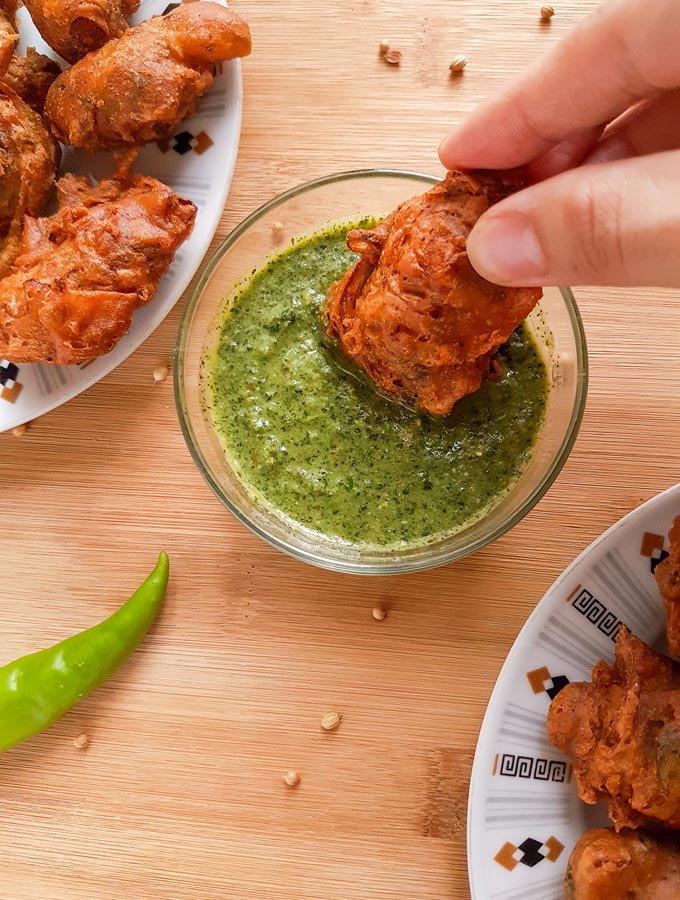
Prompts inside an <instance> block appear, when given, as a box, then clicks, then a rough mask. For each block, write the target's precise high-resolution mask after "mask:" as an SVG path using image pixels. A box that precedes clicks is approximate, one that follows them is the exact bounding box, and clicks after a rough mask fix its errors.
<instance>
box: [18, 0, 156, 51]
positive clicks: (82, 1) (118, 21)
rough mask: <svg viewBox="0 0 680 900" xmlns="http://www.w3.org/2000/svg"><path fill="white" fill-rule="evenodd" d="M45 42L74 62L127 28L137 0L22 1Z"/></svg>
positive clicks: (136, 6)
mask: <svg viewBox="0 0 680 900" xmlns="http://www.w3.org/2000/svg"><path fill="white" fill-rule="evenodd" d="M24 4H25V6H26V8H27V9H28V11H29V13H30V15H31V18H32V19H33V23H34V24H35V27H36V28H37V29H38V31H39V32H40V34H41V35H42V37H43V39H44V40H45V42H46V43H48V44H49V45H50V47H51V48H52V49H53V50H56V52H57V53H58V54H59V55H60V56H62V57H63V58H64V59H65V60H66V61H67V62H70V63H74V62H77V61H78V60H79V59H82V57H83V56H85V55H86V54H87V53H90V52H92V51H93V50H97V49H98V48H99V47H101V46H103V45H104V44H105V43H106V42H107V41H109V40H111V38H116V37H120V35H121V34H123V32H124V31H125V30H126V28H127V22H126V20H125V16H128V15H131V14H132V13H133V12H136V10H137V9H138V8H139V0H24Z"/></svg>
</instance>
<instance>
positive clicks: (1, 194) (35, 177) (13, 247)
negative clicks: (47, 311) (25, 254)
mask: <svg viewBox="0 0 680 900" xmlns="http://www.w3.org/2000/svg"><path fill="white" fill-rule="evenodd" d="M58 164H59V147H58V145H57V143H56V141H55V140H54V138H53V137H52V135H51V134H50V133H49V132H48V131H47V129H46V128H45V124H44V122H43V120H42V119H41V117H40V116H39V115H38V114H37V113H36V112H34V111H33V110H32V109H30V108H29V107H28V106H27V105H26V104H25V103H24V102H23V101H22V100H21V99H20V98H19V97H18V96H17V95H16V94H15V93H14V92H13V91H11V90H10V89H9V88H7V87H6V86H3V85H2V83H0V278H2V277H4V276H5V275H7V274H8V273H9V271H10V270H11V268H12V264H13V263H14V260H15V258H16V257H17V255H18V254H19V251H20V249H21V243H22V234H23V226H24V216H25V215H29V216H39V215H41V214H42V212H43V211H44V208H45V205H46V203H47V201H48V200H49V198H50V195H51V193H52V190H53V188H54V179H55V176H56V172H57V166H58Z"/></svg>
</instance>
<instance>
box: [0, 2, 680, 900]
mask: <svg viewBox="0 0 680 900" xmlns="http://www.w3.org/2000/svg"><path fill="white" fill-rule="evenodd" d="M557 3H558V5H557V15H556V16H555V18H554V20H553V21H552V22H551V24H550V25H549V26H547V27H545V26H541V25H540V24H539V22H538V7H539V6H540V2H538V0H537V2H529V0H484V2H483V3H482V2H481V0H477V2H472V0H420V2H415V3H414V2H413V0H323V2H322V0H238V2H236V0H234V5H235V7H236V9H237V10H238V11H239V12H240V13H242V14H243V15H244V16H246V17H247V18H248V19H249V21H250V23H251V25H252V30H253V38H254V47H255V52H254V54H253V56H252V57H251V58H250V59H248V60H247V61H246V62H245V64H244V89H245V116H244V122H243V135H242V141H241V153H240V158H239V162H238V165H237V168H236V174H235V178H234V183H233V189H232V192H231V195H230V197H229V200H228V203H227V207H226V210H225V213H224V217H223V219H222V223H221V226H220V230H219V236H220V237H223V236H224V235H225V234H226V233H227V232H228V231H229V230H230V229H231V228H232V227H233V226H234V225H235V224H236V223H237V222H239V221H240V220H241V219H242V218H243V217H244V216H245V215H246V214H247V213H249V212H251V211H252V210H253V209H254V208H255V207H257V206H258V205H259V204H261V203H262V202H264V201H265V200H267V199H268V198H270V197H271V196H272V195H273V194H274V193H278V192H279V191H281V190H283V189H285V188H289V187H291V186H292V185H295V184H297V183H299V182H301V181H304V180H307V179H310V178H312V177H314V176H318V175H322V174H325V173H329V172H333V171H336V170H340V169H348V168H356V167H361V166H373V165H380V166H395V167H401V168H414V169H419V170H422V171H427V172H434V173H438V172H440V171H441V169H440V166H439V163H438V160H437V156H436V147H437V143H438V141H439V139H440V138H441V137H442V136H443V134H444V133H445V132H446V130H447V129H448V128H449V127H450V126H452V125H454V124H455V123H456V122H459V121H460V120H461V119H462V118H463V117H464V116H465V115H466V113H467V112H468V111H469V110H470V109H472V107H473V106H474V105H475V104H476V103H477V102H478V101H479V100H480V99H482V98H483V97H485V96H487V95H489V94H491V93H492V92H493V91H494V90H495V89H496V88H497V87H498V86H499V85H500V84H501V83H502V81H503V80H504V79H506V78H508V77H512V76H513V74H515V73H517V72H518V71H519V70H520V69H521V68H522V67H523V66H524V65H525V64H526V63H527V62H528V61H529V60H530V59H531V58H532V57H533V56H534V55H536V54H537V53H540V52H542V51H543V50H544V49H545V48H547V47H549V46H551V45H553V44H554V43H555V42H556V41H557V40H558V39H559V38H560V36H561V35H564V34H565V33H566V32H567V30H568V29H569V28H570V27H571V25H572V24H573V23H574V22H575V21H576V20H577V19H578V18H579V17H580V16H582V15H584V14H585V13H587V12H588V11H589V9H591V8H592V7H593V6H594V5H595V4H594V3H593V2H592V0H557ZM383 39H386V40H388V41H390V42H391V43H392V44H393V45H394V46H396V47H398V48H399V49H401V50H402V52H403V54H404V55H403V62H402V64H401V66H400V67H398V68H397V67H389V66H388V65H386V64H385V63H384V62H381V61H380V60H379V59H378V55H377V50H378V44H379V42H380V41H381V40H383ZM459 53H463V54H465V55H466V56H467V57H468V59H469V63H468V67H467V69H466V71H465V74H464V75H463V77H462V78H457V79H452V78H450V77H449V75H448V64H449V62H450V60H451V59H452V58H453V57H454V56H456V55H457V54H459ZM577 297H578V301H579V304H580V308H581V311H582V314H583V317H584V320H585V325H586V330H587V334H588V340H589V345H590V364H591V387H590V396H589V399H588V407H587V411H586V415H585V419H584V422H583V427H582V429H581V434H580V437H579V439H578V441H577V443H576V446H575V448H574V451H573V453H572V455H571V458H570V459H569V461H568V463H567V465H566V466H565V468H564V470H563V472H562V474H561V475H560V477H559V479H558V480H557V482H556V484H555V485H554V486H553V487H552V489H551V490H550V492H549V493H548V495H547V496H546V497H545V498H544V499H543V500H542V501H541V503H540V504H539V505H538V507H537V508H536V509H535V510H534V511H533V512H532V513H531V514H530V515H529V516H527V517H526V519H525V520H524V521H523V522H522V523H521V524H520V525H518V526H517V527H516V528H515V529H514V530H513V531H512V532H511V533H510V534H508V535H506V536H505V537H503V538H502V539H501V540H499V541H497V542H496V543H495V544H494V545H493V546H490V547H488V548H486V549H485V550H483V551H482V552H479V553H477V554H476V555H475V556H473V557H472V558H469V559H466V560H464V561H462V562H459V563H456V564H454V565H450V566H448V567H445V568H442V569H440V570H438V571H433V572H429V573H422V574H418V575H413V576H406V577H396V578H380V579H378V578H376V579H362V578H357V577H349V576H342V575H334V574H330V573H327V572H324V571H320V570H316V569H313V568H310V567H307V566H305V565H303V564H301V563H298V562H294V561H293V560H291V559H288V558H287V557H284V556H283V555H280V554H279V553H277V552H276V551H274V550H272V549H270V548H269V547H267V546H266V545H265V544H263V543H262V542H260V541H259V540H258V539H257V538H255V537H254V536H253V535H251V534H250V532H248V531H247V530H246V529H244V528H242V527H241V526H240V525H238V524H237V523H236V522H235V521H234V520H233V519H232V518H231V516H230V515H229V514H228V513H227V512H226V511H225V510H224V509H223V508H222V507H221V506H220V504H219V503H218V502H217V501H216V499H215V498H214V497H213V495H212V494H211V492H210V490H209V489H208V487H207V486H206V485H205V484H204V482H203V481H202V479H201V476H200V475H199V473H198V471H197V469H196V468H195V466H194V464H193V462H192V460H191V458H190V456H189V452H188V450H187V448H186V446H185V444H184V441H183V438H182V436H181V434H180V430H179V426H178V423H177V417H176V414H175V405H174V400H173V396H172V383H171V379H168V380H167V381H165V382H164V383H161V384H157V385H154V383H153V380H152V370H153V368H154V366H156V365H157V364H158V363H159V362H163V361H169V360H170V358H171V354H172V349H173V342H174V338H175V333H176V330H177V325H178V321H179V316H180V313H181V309H182V304H181V303H180V304H178V306H177V308H176V309H175V311H174V313H173V314H172V315H170V317H169V318H168V319H167V320H166V322H165V323H164V324H163V326H162V327H161V328H159V330H158V331H157V332H156V334H155V335H154V336H153V337H152V338H151V339H150V340H148V341H147V343H146V344H145V345H144V346H143V347H142V348H140V349H139V350H138V351H137V352H136V353H135V354H134V355H133V357H132V358H131V359H129V360H128V361H127V362H126V363H125V364H124V365H122V366H121V367H120V368H119V369H117V370H116V371H115V372H114V373H113V374H111V375H109V376H108V377H107V378H105V379H104V380H103V381H102V382H100V383H99V384H98V385H97V386H95V387H94V388H91V389H90V390H89V391H88V392H87V393H86V394H84V395H81V396H80V397H78V398H76V399H75V400H73V401H71V402H70V403H69V404H68V405H66V406H64V407H62V408H61V409H59V410H57V411H55V412H52V413H50V414H49V415H47V416H45V417H44V418H42V419H41V420H39V421H37V422H35V423H34V424H33V425H32V426H31V427H30V429H29V431H28V432H27V433H26V434H25V435H24V436H23V437H22V438H16V437H13V436H12V435H3V436H0V513H1V515H2V544H1V546H2V568H1V570H0V571H1V580H0V585H1V589H0V621H1V622H2V627H1V631H0V661H6V660H10V659H12V658H14V657H16V656H18V655H20V654H22V653H25V652H28V651H30V650H32V649H37V648H39V647H40V646H44V645H46V644H48V643H51V642H54V641H56V640H58V639H61V638H63V637H65V636H66V635H68V634H70V633H72V632H74V631H77V630H80V629H82V628H84V627H86V626H88V625H90V624H92V623H94V622H96V621H99V619H101V618H103V617H104V616H105V615H106V614H108V613H109V612H110V611H111V610H113V609H114V608H115V606H116V605H117V604H118V603H119V602H120V601H121V600H122V599H123V598H124V597H125V596H127V595H128V594H129V593H130V592H131V590H132V589H133V588H134V587H135V586H136V584H137V583H138V582H139V581H141V579H142V578H143V577H144V575H145V574H146V572H147V571H148V570H150V568H151V567H152V565H153V563H154V561H155V557H156V554H157V552H158V550H159V549H161V548H166V549H167V550H168V552H169V553H170V556H171V559H172V567H173V569H172V583H171V588H170V591H169V596H168V600H167V605H166V608H165V610H164V611H163V613H162V615H161V617H160V619H159V622H158V624H157V626H156V627H155V629H154V630H153V632H152V634H151V635H150V636H149V638H148V639H147V641H146V643H145V644H144V646H143V648H142V650H140V651H138V652H137V654H136V655H135V656H134V657H133V659H132V660H131V661H130V662H129V663H128V664H126V666H125V667H124V668H123V669H122V670H121V671H120V672H119V674H117V675H116V677H114V678H113V679H112V680H111V681H110V682H109V683H108V684H107V685H106V686H105V687H103V688H102V689H100V690H99V691H98V692H97V693H96V694H95V695H93V696H92V697H90V698H89V699H88V700H87V701H85V702H83V703H82V704H81V705H80V706H79V707H78V708H77V709H76V710H74V711H73V712H71V713H70V714H69V715H67V716H66V717H65V718H64V719H63V720H62V721H61V722H60V723H58V724H57V725H56V726H54V727H53V728H51V729H50V730H49V731H48V732H47V733H46V734H44V735H42V736H40V737H38V738H36V739H34V740H32V741H30V742H28V743H26V744H24V745H22V746H21V747H19V748H16V749H14V750H13V751H11V752H9V753H7V754H5V755H4V756H3V757H2V759H1V760H0V897H1V898H2V900H37V898H40V900H204V898H205V900H217V898H234V900H256V898H267V900H269V898H282V900H307V898H309V900H355V898H356V900H371V898H389V900H416V898H417V900H450V898H456V900H457V898H465V897H468V896H469V891H468V886H467V873H466V856H465V824H466V803H467V787H468V780H469V775H470V767H471V764H472V758H473V753H474V748H475V741H476V738H477V733H478V730H479V726H480V723H481V720H482V716H483V713H484V709H485V705H486V702H487V700H488V698H489V694H490V692H491V689H492V687H493V684H494V680H495V678H496V676H497V674H498V671H499V669H500V666H501V664H502V662H503V659H504V658H505V656H506V654H507V652H508V650H509V649H510V646H511V644H512V642H513V640H514V638H515V636H516V635H517V633H518V631H519V629H520V628H521V626H522V623H523V622H524V620H525V618H526V616H527V615H528V613H529V612H530V611H531V610H532V608H533V607H534V605H535V603H536V602H537V601H538V600H539V599H540V597H541V595H542V594H543V592H544V590H545V589H546V588H547V587H548V585H549V584H550V583H551V582H552V581H553V579H554V578H555V577H556V576H557V575H558V574H559V573H560V571H561V570H562V569H563V568H564V566H566V565H567V563H569V562H570V561H571V560H572V559H573V558H574V556H575V555H576V554H577V553H578V552H579V551H581V550H582V549H583V548H584V547H585V546H586V545H587V544H588V543H590V541H591V540H593V539H594V538H595V537H596V536H597V535H598V534H600V532H601V531H602V530H603V529H604V528H605V527H606V526H608V525H610V524H611V523H612V522H614V521H615V520H616V519H618V518H619V517H620V516H621V515H622V514H623V513H625V512H627V511H628V510H630V509H632V508H633V507H635V506H637V505H638V504H639V503H640V502H641V501H643V500H646V499H647V498H649V497H651V496H653V495H654V494H655V493H657V492H658V491H660V490H662V489H663V488H666V487H668V486H669V485H671V484H673V483H674V482H676V481H677V480H678V455H677V452H678V441H677V436H678V416H679V412H678V411H679V410H680V340H678V335H680V296H679V295H677V294H675V295H674V294H673V293H672V292H662V291H658V290H647V291H624V290H601V289H598V290H579V291H578V292H577ZM376 603H382V604H385V606H386V607H387V608H388V609H389V614H388V617H387V618H386V619H385V621H383V622H377V621H375V620H374V619H373V618H372V616H371V610H372V608H373V607H374V606H375V605H376ZM328 710H338V711H340V712H342V713H343V715H344V718H343V720H342V724H341V726H340V727H339V728H338V729H337V731H335V732H333V733H322V731H321V729H320V720H321V717H322V715H323V714H324V713H325V712H327V711H328ZM81 732H84V733H86V734H87V735H89V737H90V744H89V746H88V747H87V749H85V750H78V749H76V748H75V747H74V745H73V738H74V737H75V736H76V735H78V734H79V733H81ZM289 769H296V770H298V771H299V772H300V774H301V778H302V780H301V782H300V784H299V786H298V787H297V788H296V789H290V788H288V787H287V786H286V785H285V784H284V782H283V780H282V775H283V774H284V773H285V772H286V771H287V770H289Z"/></svg>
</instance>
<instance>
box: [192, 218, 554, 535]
mask: <svg viewBox="0 0 680 900" xmlns="http://www.w3.org/2000/svg"><path fill="white" fill-rule="evenodd" d="M361 224H362V225H365V224H366V223H361ZM352 227H354V226H352ZM348 230H349V226H346V225H344V226H336V227H334V228H332V229H330V230H328V231H325V232H323V233H320V234H316V235H314V236H312V237H310V238H306V239H302V240H299V241H297V242H296V243H294V245H293V246H292V247H291V248H289V249H287V250H286V251H285V252H283V253H281V254H280V255H278V256H276V257H274V258H272V259H271V260H270V262H269V263H268V264H267V265H266V266H265V267H264V268H263V269H261V270H260V271H258V272H256V273H255V274H253V276H252V278H251V279H250V280H249V281H248V283H246V284H245V285H244V286H243V287H242V289H241V290H240V292H239V293H238V294H237V296H236V297H235V299H234V302H233V304H232V305H231V308H230V310H229V312H228V313H227V315H226V318H225V319H224V322H223V323H222V325H221V331H220V335H219V340H218V343H217V347H216V350H215V354H214V356H213V358H212V359H211V360H209V361H208V366H207V388H208V398H209V405H210V410H211V414H212V418H213V422H214V426H215V429H216V431H217V434H218V436H219V438H220V441H221V443H222V446H223V447H224V451H225V453H226V455H227V458H228V460H229V462H230V463H231V465H232V466H233V468H234V469H235V471H236V473H237V474H238V476H239V478H240V479H241V481H242V483H243V485H244V487H245V489H246V490H247V492H248V493H249V494H250V495H251V496H252V497H254V498H255V499H256V500H257V501H259V502H260V503H264V504H265V505H266V506H268V507H269V508H270V509H273V510H275V511H276V512H277V513H278V514H279V515H281V516H282V517H284V518H286V519H288V520H293V521H294V522H296V523H299V524H300V525H302V526H304V527H305V528H307V529H311V530H313V531H316V532H321V533H322V534H323V535H325V536H327V537H331V538H335V539H338V540H341V541H346V542H350V543H352V544H354V545H358V546H360V547H371V546H372V547H376V546H381V547H386V546H393V547H395V548H398V549H404V548H406V547H412V546H417V545H420V544H424V543H427V542H430V541H433V540H436V539H440V538H441V537H442V536H444V535H446V534H450V533H452V532H454V531H457V530H459V529H460V528H462V527H463V526H465V525H468V524H470V522H472V521H474V520H475V519H477V518H479V517H480V516H481V515H482V514H483V513H484V512H485V511H486V510H487V509H488V508H489V507H490V506H493V505H495V504H496V503H497V502H498V501H499V500H500V498H501V497H502V495H503V494H504V493H505V492H506V491H507V489H508V488H509V487H510V486H511V485H512V483H513V482H514V481H515V480H516V479H517V477H518V475H519V474H520V473H521V471H522V469H523V468H524V466H525V465H526V463H527V461H528V459H529V457H530V455H531V450H532V447H533V445H534V442H535V440H536V437H537V434H538V432H539V429H540V427H541V423H542V420H543V415H544V412H545V406H546V398H547V392H548V380H547V376H546V369H545V365H544V363H543V361H542V359H541V356H540V354H539V352H538V349H537V347H536V345H535V344H534V341H533V338H532V337H531V334H530V332H529V330H528V328H527V327H526V326H524V325H522V326H520V327H519V328H518V329H517V331H515V333H514V334H513V335H512V337H511V338H510V340H509V341H508V342H507V344H505V345H504V346H503V347H502V348H501V351H500V360H501V364H502V371H503V374H502V377H501V378H500V380H498V381H495V382H490V381H489V382H485V383H484V384H483V385H482V387H481V388H480V389H479V390H478V391H477V392H476V393H475V394H472V395H471V396H469V397H466V398H465V399H463V400H461V401H460V402H459V403H457V404H456V406H455V407H454V408H453V411H452V412H451V414H450V415H449V416H447V417H446V418H442V419H435V418H432V417H430V416H427V415H423V414H419V413H416V412H414V411H411V410H409V409H407V408H405V407H403V406H401V405H399V404H397V403H394V402H391V401H390V400H387V399H385V398H383V397H381V396H379V395H378V394H377V393H376V392H375V391H374V390H373V388H372V387H371V386H370V385H369V384H367V383H365V382H363V381H362V380H360V379H357V378H355V377H353V376H352V375H351V374H348V373H346V372H345V371H343V370H342V369H341V368H340V367H339V366H338V365H337V364H336V363H335V362H333V359H332V355H331V353H330V352H329V348H328V346H327V344H326V339H325V338H324V335H323V331H322V328H321V327H320V324H319V323H320V314H321V307H322V304H323V302H324V299H325V296H326V291H327V290H328V287H329V286H330V285H331V283H332V282H333V281H335V280H336V279H337V278H339V277H340V276H341V275H342V274H343V272H345V270H346V269H347V268H348V267H349V266H350V265H351V263H352V262H353V261H354V259H355V258H356V257H355V255H354V254H353V253H351V252H350V251H349V250H348V249H347V247H346V245H345V235H346V233H347V231H348Z"/></svg>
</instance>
